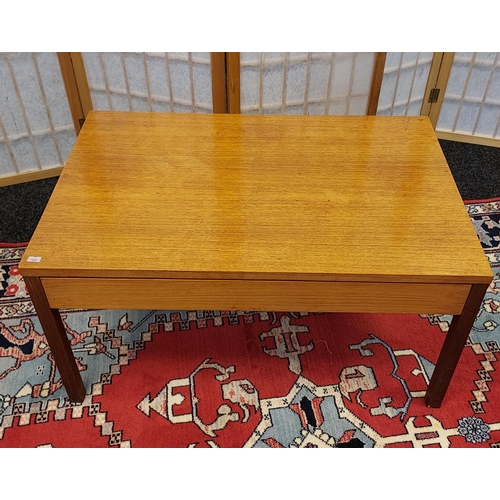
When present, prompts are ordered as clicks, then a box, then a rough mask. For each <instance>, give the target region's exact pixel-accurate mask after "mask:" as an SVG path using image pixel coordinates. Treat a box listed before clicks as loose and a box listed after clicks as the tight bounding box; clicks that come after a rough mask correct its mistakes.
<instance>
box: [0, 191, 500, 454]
mask: <svg viewBox="0 0 500 500" xmlns="http://www.w3.org/2000/svg"><path fill="white" fill-rule="evenodd" d="M467 209H468V211H469V214H470V217H471V220H472V222H473V224H474V226H475V228H476V230H477V234H478V237H479V239H480V241H481V243H482V245H483V247H484V250H485V252H486V254H487V256H488V258H489V261H490V263H491V266H492V268H493V270H494V272H495V280H494V281H493V282H492V284H491V286H490V288H489V290H488V292H487V295H486V296H485V299H484V301H483V306H482V308H481V311H480V313H479V315H478V317H477V319H476V322H475V326H474V328H473V330H472V331H471V334H470V337H469V341H468V344H467V346H466V347H465V349H464V352H463V355H462V357H461V360H460V363H459V366H458V368H457V371H456V373H455V376H454V378H453V380H452V383H451V385H450V388H449V391H448V393H447V395H446V397H445V399H444V402H443V405H442V407H441V408H439V409H429V408H427V407H426V406H425V404H424V394H425V390H426V388H427V384H428V382H429V378H430V376H431V374H432V371H433V369H434V363H435V361H436V359H437V355H438V353H439V351H440V349H441V345H442V343H443V339H444V336H445V334H446V331H447V329H448V326H449V322H450V319H451V317H449V316H432V315H431V316H418V315H389V314H330V313H328V314H327V313H322V314H311V313H307V312H248V311H167V310H166V311H108V310H65V311H62V317H63V320H64V323H65V325H66V329H67V332H68V335H69V336H70V338H71V343H72V346H73V351H74V354H75V356H76V357H77V359H78V363H79V366H80V370H81V371H82V376H83V379H84V383H85V385H86V387H87V391H88V392H87V396H86V398H85V401H84V402H83V403H82V404H72V403H70V402H69V401H68V400H67V398H66V392H65V390H64V388H63V387H62V385H61V381H60V378H59V374H58V372H57V370H56V368H55V366H54V361H53V359H52V356H51V354H50V351H49V349H48V346H47V343H46V341H45V338H44V336H43V334H42V331H41V329H40V324H39V322H38V319H37V317H36V315H35V314H34V309H33V306H32V304H31V302H30V299H29V294H28V292H27V290H26V288H25V286H24V283H23V280H22V278H21V276H20V275H19V271H18V268H17V264H18V262H19V260H20V258H21V255H22V253H23V251H24V250H25V246H26V245H17V246H16V245H8V244H6V245H2V247H1V248H0V447H86V448H89V447H136V448H137V447H147V448H151V447H164V448H166V447H183V448H187V447H232V448H235V447H257V448H283V447H284V448H290V447H291V448H303V447H325V448H363V447H364V448H371V447H377V448H378V447H415V448H417V447H456V448H462V447H500V390H499V386H500V381H498V380H497V376H496V369H497V363H498V359H499V356H500V347H499V346H500V326H499V324H498V323H497V321H498V319H497V318H498V316H497V314H498V312H499V307H500V301H499V299H498V296H497V294H498V293H499V289H500V287H499V285H498V283H499V276H498V268H499V267H500V250H499V244H500V224H499V222H500V201H498V200H489V201H484V200H483V201H478V202H468V203H467ZM445 230H446V229H445V228H443V231H445ZM450 251H453V249H450Z"/></svg>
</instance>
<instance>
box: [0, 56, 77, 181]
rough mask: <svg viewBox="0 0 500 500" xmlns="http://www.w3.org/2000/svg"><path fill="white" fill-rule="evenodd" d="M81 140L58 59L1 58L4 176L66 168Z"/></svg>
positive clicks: (1, 162) (0, 146) (0, 154)
mask: <svg viewBox="0 0 500 500" xmlns="http://www.w3.org/2000/svg"><path fill="white" fill-rule="evenodd" d="M75 140H76V134H75V129H74V126H73V120H72V117H71V112H70V109H69V105H68V99H67V96H66V91H65V88H64V83H63V80H62V77H61V70H60V67H59V61H58V59H57V54H56V53H55V52H38V53H33V52H15V53H14V52H11V53H5V52H3V53H0V177H3V176H8V175H15V174H18V173H22V172H28V171H33V170H41V169H46V168H53V167H57V166H61V165H64V163H65V162H66V160H67V158H68V155H69V153H70V151H71V149H72V147H73V145H74V143H75Z"/></svg>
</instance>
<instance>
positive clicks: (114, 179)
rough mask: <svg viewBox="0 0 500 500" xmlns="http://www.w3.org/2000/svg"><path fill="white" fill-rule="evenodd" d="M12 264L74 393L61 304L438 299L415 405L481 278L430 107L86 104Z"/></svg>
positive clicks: (415, 306)
mask: <svg viewBox="0 0 500 500" xmlns="http://www.w3.org/2000/svg"><path fill="white" fill-rule="evenodd" d="M21 273H22V275H23V276H24V278H25V281H26V284H27V287H28V290H29V293H30V295H31V298H32V300H33V303H34V305H35V308H36V311H37V313H38V316H39V319H40V322H41V325H42V328H43V331H44V333H45V335H46V337H47V340H48V342H49V345H50V348H51V350H52V353H53V355H54V359H55V362H56V365H57V367H58V369H59V372H60V374H61V377H62V381H63V383H64V386H65V387H66V390H67V393H68V396H69V398H70V399H71V400H73V401H76V402H81V401H83V399H84V396H85V387H84V384H83V382H82V379H81V376H80V373H79V371H78V368H77V365H76V362H75V359H74V357H73V353H72V351H71V347H70V344H69V342H68V338H67V336H66V333H65V331H64V327H63V324H62V321H61V318H60V315H59V311H58V309H59V308H89V309H90V308H98V309H122V308H123V309H171V310H172V309H174V310H175V309H190V310H196V309H205V310H211V309H215V310H235V309H236V310H254V311H309V312H314V311H322V312H374V313H375V312H384V313H412V314H418V313H431V314H438V313H439V314H452V315H454V318H453V321H452V324H451V327H450V331H449V333H448V334H447V335H446V340H445V342H444V345H443V348H442V350H441V354H440V355H439V359H438V361H437V364H436V367H435V370H434V373H433V376H432V378H431V381H430V385H429V388H428V390H427V394H426V404H427V405H428V406H430V407H438V406H440V404H441V402H442V399H443V397H444V395H445V392H446V390H447V387H448V384H449V382H450V379H451V377H452V375H453V372H454V369H455V367H456V365H457V363H458V360H459V357H460V354H461V352H462V349H463V346H464V344H465V342H466V340H467V336H468V334H469V332H470V330H471V328H472V325H473V322H474V320H475V318H476V315H477V312H478V310H479V307H480V305H481V302H482V299H483V297H484V294H485V292H486V289H487V287H488V284H489V283H490V282H491V279H492V277H493V276H492V272H491V270H490V267H489V264H488V262H487V260H486V257H485V255H484V253H483V250H482V248H481V246H480V243H479V241H478V238H477V236H476V234H475V231H474V229H473V226H472V224H471V222H470V220H469V217H468V215H467V212H466V210H465V208H464V206H463V203H462V200H461V198H460V195H459V193H458V190H457V188H456V185H455V183H454V180H453V178H452V175H451V173H450V170H449V168H448V165H447V163H446V161H445V158H444V156H443V153H442V152H441V149H440V146H439V144H438V141H437V139H436V136H435V134H434V131H433V129H432V126H431V124H430V122H429V120H428V118H427V117H373V116H370V117H368V116H363V117H329V116H277V115H266V116H262V115H215V114H214V115H207V114H170V113H128V112H97V111H96V112H91V113H90V114H89V116H88V117H87V120H86V122H85V125H84V127H83V130H82V131H81V133H80V135H79V137H78V140H77V142H76V145H75V147H74V149H73V151H72V153H71V155H70V157H69V159H68V162H67V164H66V166H65V168H64V170H63V173H62V175H61V177H60V179H59V181H58V183H57V185H56V187H55V189H54V192H53V194H52V197H51V199H50V201H49V203H48V205H47V208H46V210H45V212H44V214H43V216H42V218H41V220H40V223H39V225H38V227H37V229H36V231H35V233H34V235H33V238H32V240H31V241H30V243H29V246H28V248H27V250H26V252H25V254H24V257H23V259H22V262H21ZM436 354H437V353H436Z"/></svg>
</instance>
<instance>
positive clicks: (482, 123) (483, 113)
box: [436, 52, 500, 139]
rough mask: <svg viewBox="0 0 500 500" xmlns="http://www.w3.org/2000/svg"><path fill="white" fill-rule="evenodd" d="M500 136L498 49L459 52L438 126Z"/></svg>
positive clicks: (461, 132) (439, 127)
mask: <svg viewBox="0 0 500 500" xmlns="http://www.w3.org/2000/svg"><path fill="white" fill-rule="evenodd" d="M436 130H437V131H440V132H456V133H460V134H470V135H478V136H482V137H489V138H497V139H500V60H499V53H498V52H457V53H455V58H454V60H453V66H452V68H451V73H450V77H449V79H448V85H447V87H446V93H445V96H444V102H443V105H442V107H441V113H440V115H439V120H438V123H437V127H436Z"/></svg>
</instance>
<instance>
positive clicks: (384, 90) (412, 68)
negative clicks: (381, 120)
mask: <svg viewBox="0 0 500 500" xmlns="http://www.w3.org/2000/svg"><path fill="white" fill-rule="evenodd" d="M432 56H433V52H388V53H387V56H386V61H385V69H384V78H383V80H382V87H381V90H380V97H379V102H378V107H377V115H390V116H398V115H399V116H400V115H419V114H420V110H421V108H422V103H423V100H424V94H425V88H426V85H427V80H428V78H429V71H430V69H431V63H432Z"/></svg>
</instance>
